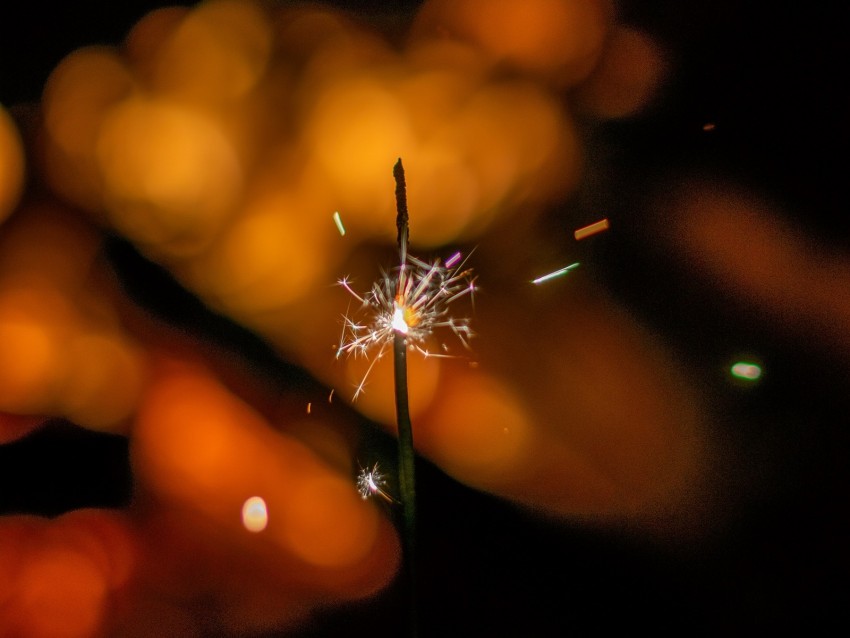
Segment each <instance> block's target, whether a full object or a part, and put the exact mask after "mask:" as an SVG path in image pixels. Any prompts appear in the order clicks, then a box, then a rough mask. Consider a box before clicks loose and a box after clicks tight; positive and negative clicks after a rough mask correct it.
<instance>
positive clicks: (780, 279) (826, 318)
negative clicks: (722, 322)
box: [655, 181, 850, 351]
mask: <svg viewBox="0 0 850 638" xmlns="http://www.w3.org/2000/svg"><path fill="white" fill-rule="evenodd" d="M669 193H670V194H669V195H668V196H665V200H664V201H663V202H660V203H659V206H658V208H659V210H664V211H674V214H672V215H671V216H670V217H667V218H665V221H663V222H662V221H661V220H660V219H657V220H655V223H656V227H657V229H658V231H657V237H658V238H659V239H661V240H662V241H663V242H665V245H666V246H671V247H672V248H673V249H674V251H675V252H674V254H682V255H686V256H687V261H686V262H684V263H686V264H687V265H688V267H689V268H692V269H693V270H694V273H695V275H696V276H698V277H699V278H700V279H701V280H704V281H707V282H708V283H709V284H710V285H712V286H715V287H717V288H718V289H720V290H724V291H726V292H727V293H728V294H730V295H731V296H732V297H734V298H735V299H737V300H738V302H739V303H744V304H746V308H747V312H748V314H752V316H754V317H757V318H758V320H765V319H767V320H770V321H771V325H772V326H773V327H774V328H775V329H777V330H780V331H781V332H783V333H784V334H786V335H796V336H798V337H804V338H805V339H806V342H807V344H808V345H809V346H812V347H813V346H816V345H820V346H821V347H829V348H830V350H832V349H834V348H835V347H836V346H837V347H839V348H842V349H843V350H844V351H850V296H848V295H847V294H846V291H847V290H848V289H850V259H848V258H847V256H846V254H844V253H842V252H841V251H840V250H839V249H838V248H837V247H833V246H829V245H827V244H826V243H825V242H820V243H817V242H815V241H813V240H810V239H806V238H805V237H804V234H803V229H802V228H800V226H799V224H795V223H793V222H792V221H791V220H790V219H788V218H787V217H785V216H784V215H783V213H782V212H781V211H780V210H778V209H777V208H776V207H775V206H773V205H772V204H771V203H770V202H769V201H767V200H766V199H765V198H762V197H760V196H759V195H758V194H756V193H753V192H748V191H747V190H745V189H743V188H741V187H738V186H735V185H731V184H727V183H721V182H717V183H712V182H709V181H699V182H687V183H682V184H680V185H679V187H678V188H677V189H675V190H674V189H670V190H669ZM671 219H672V220H673V221H674V223H673V224H672V225H670V222H669V220H671ZM753 313H754V314H753ZM788 317H797V319H796V320H795V321H788ZM826 344H832V345H831V346H827V345H826Z"/></svg>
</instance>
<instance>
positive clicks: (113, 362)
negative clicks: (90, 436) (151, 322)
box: [60, 332, 145, 430]
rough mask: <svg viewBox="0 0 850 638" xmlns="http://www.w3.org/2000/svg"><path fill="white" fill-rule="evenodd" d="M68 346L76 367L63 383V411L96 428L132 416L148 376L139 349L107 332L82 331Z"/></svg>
mask: <svg viewBox="0 0 850 638" xmlns="http://www.w3.org/2000/svg"><path fill="white" fill-rule="evenodd" d="M66 348H67V357H68V361H69V363H70V365H71V368H72V369H71V370H70V371H69V373H68V375H67V379H66V381H65V383H64V384H63V387H62V397H63V398H62V401H61V407H60V411H61V413H62V414H63V415H64V416H66V417H67V418H68V419H70V420H71V421H73V422H74V423H79V424H81V425H85V426H86V427H89V428H93V429H106V430H111V429H112V428H113V427H114V425H115V424H118V423H121V422H123V421H125V420H126V419H128V418H129V417H130V415H131V413H132V411H133V410H134V409H135V407H136V403H137V401H138V398H139V395H140V393H141V389H142V386H143V383H144V380H145V366H144V357H143V355H142V354H141V353H140V352H139V351H138V349H137V348H135V347H133V346H131V345H130V344H128V343H126V342H125V341H123V340H122V339H120V338H119V337H118V336H117V335H114V334H109V333H107V332H81V334H79V335H76V336H74V337H72V338H71V339H70V340H69V342H68V343H67V344H66ZM119 380H120V381H119Z"/></svg>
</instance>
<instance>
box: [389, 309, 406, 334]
mask: <svg viewBox="0 0 850 638" xmlns="http://www.w3.org/2000/svg"><path fill="white" fill-rule="evenodd" d="M404 315H405V308H404V306H400V305H399V304H398V302H397V301H396V302H393V322H392V326H393V330H395V331H396V332H400V333H401V334H403V335H406V334H407V331H408V330H409V329H410V327H409V326H408V325H407V321H406V319H405V316H404Z"/></svg>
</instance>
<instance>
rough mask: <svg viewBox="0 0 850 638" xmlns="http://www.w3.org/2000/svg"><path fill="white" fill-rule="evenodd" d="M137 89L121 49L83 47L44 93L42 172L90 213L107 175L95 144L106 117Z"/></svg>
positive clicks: (54, 75) (58, 68)
mask: <svg viewBox="0 0 850 638" xmlns="http://www.w3.org/2000/svg"><path fill="white" fill-rule="evenodd" d="M134 91H135V81H134V79H133V77H132V75H131V73H130V70H129V69H127V67H126V64H125V63H124V61H123V60H122V59H121V57H120V55H119V53H118V52H117V51H116V50H114V49H112V48H107V47H97V46H93V47H85V48H82V49H78V50H76V51H74V52H72V53H70V54H69V55H67V56H66V57H65V58H64V59H63V60H62V61H61V62H60V63H59V64H58V65H57V66H56V68H54V69H53V71H52V72H51V74H50V77H49V78H48V80H47V83H46V84H45V87H44V92H43V94H42V108H43V110H44V127H45V132H46V133H47V135H46V136H45V149H44V152H43V160H42V161H43V162H44V164H45V166H44V169H45V170H44V173H45V175H46V179H47V181H48V183H49V184H50V186H51V187H52V188H53V189H54V190H55V191H56V193H57V194H58V195H60V196H61V197H64V198H66V199H67V200H68V201H69V202H70V203H72V204H75V205H77V206H81V207H83V208H85V209H86V210H88V211H90V212H100V211H101V210H102V207H103V188H102V182H103V178H102V176H101V174H100V170H99V167H98V166H97V162H96V159H95V147H96V144H97V139H98V134H99V130H100V127H101V124H102V123H103V118H104V117H105V116H106V114H107V113H108V112H109V111H110V109H111V108H112V107H114V106H115V105H116V104H118V103H120V102H121V101H122V100H123V99H125V98H126V97H127V96H129V95H132V94H133V93H134Z"/></svg>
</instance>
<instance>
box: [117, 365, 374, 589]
mask: <svg viewBox="0 0 850 638" xmlns="http://www.w3.org/2000/svg"><path fill="white" fill-rule="evenodd" d="M166 365H167V368H166V370H167V372H166V373H165V374H164V375H162V376H161V377H160V378H159V380H158V381H157V382H156V383H155V384H154V385H153V386H152V387H151V388H150V390H149V392H150V393H149V394H148V395H147V396H146V399H145V402H144V404H143V406H142V408H141V411H140V414H139V421H138V423H137V425H136V427H135V431H134V441H135V449H134V465H135V466H136V468H137V472H138V475H139V476H140V477H141V478H142V479H143V480H144V481H145V482H146V483H147V484H149V485H150V486H152V487H153V488H154V489H155V490H156V491H157V492H158V493H160V494H163V495H164V496H167V497H168V498H169V499H170V500H173V501H175V502H177V503H180V504H181V505H182V506H183V507H188V508H191V509H193V510H197V511H199V512H202V513H203V514H204V515H205V516H208V517H210V518H212V519H214V520H215V521H216V522H217V524H218V525H220V526H221V527H223V528H224V529H228V528H230V529H231V530H233V532H232V533H236V531H237V529H240V528H241V522H242V521H241V520H240V519H239V517H238V516H236V515H235V514H236V513H238V512H240V511H242V507H243V505H244V502H245V500H246V498H248V497H250V496H251V495H253V494H256V493H258V492H259V491H261V490H262V493H263V499H264V501H265V502H266V504H267V507H268V510H269V511H270V512H274V517H273V518H271V519H270V520H269V526H268V528H267V530H266V533H265V538H267V539H269V540H270V541H271V542H274V543H276V544H278V545H279V547H280V550H281V551H283V552H285V553H289V554H291V555H293V556H295V557H297V558H298V559H300V560H303V561H306V562H307V563H309V564H311V565H315V566H318V567H322V568H324V569H344V568H347V569H355V568H357V566H358V563H359V562H361V561H363V560H365V559H366V558H367V556H368V555H369V553H370V552H372V551H374V545H375V543H376V542H377V538H378V528H379V525H380V523H379V521H378V518H377V512H376V511H375V510H373V509H371V508H370V507H368V506H366V505H364V504H363V503H362V502H361V500H360V498H359V496H358V495H357V492H356V490H355V489H354V487H353V486H352V485H351V483H350V482H348V481H346V480H345V479H343V478H342V477H340V476H339V475H337V474H336V473H335V472H333V471H332V470H331V469H330V468H329V467H327V466H324V465H323V463H322V462H321V461H320V460H319V459H318V458H317V457H316V456H315V455H313V454H312V453H311V452H310V450H308V449H307V448H306V447H304V446H303V445H302V444H300V443H298V442H296V441H294V440H292V439H288V438H284V437H281V436H279V435H277V434H276V433H275V432H274V431H273V430H271V429H270V428H269V427H268V424H267V423H265V422H264V420H263V419H262V418H261V417H260V416H259V415H258V414H257V413H255V412H253V411H252V410H251V408H250V407H249V406H248V405H247V404H245V403H242V402H241V401H240V400H238V399H237V398H236V397H234V396H233V395H231V394H229V393H228V392H227V390H226V389H225V388H224V387H222V386H220V385H219V384H217V383H216V382H215V380H213V379H211V378H209V377H208V376H206V375H205V374H204V373H203V371H202V370H200V369H193V368H192V367H191V366H187V365H186V364H166ZM212 494H214V495H215V497H214V498H210V495H212ZM319 578H321V575H320V576H319Z"/></svg>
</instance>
